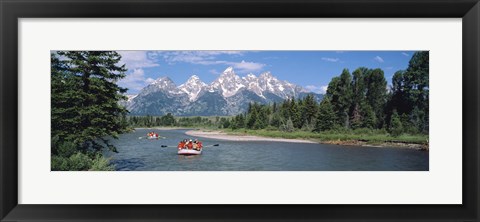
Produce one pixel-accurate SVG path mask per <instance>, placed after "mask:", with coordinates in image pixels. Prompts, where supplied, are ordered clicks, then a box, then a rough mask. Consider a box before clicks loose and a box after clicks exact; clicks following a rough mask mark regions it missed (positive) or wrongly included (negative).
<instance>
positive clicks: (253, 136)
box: [186, 130, 428, 150]
mask: <svg viewBox="0 0 480 222" xmlns="http://www.w3.org/2000/svg"><path fill="white" fill-rule="evenodd" d="M186 134H187V135H189V136H194V137H205V138H211V139H222V140H231V141H272V142H292V143H322V144H334V145H344V146H357V147H379V148H381V147H390V148H407V149H415V150H428V142H427V141H428V138H427V139H426V140H424V138H423V137H421V138H418V137H415V136H403V137H400V138H390V137H389V136H385V135H353V134H341V135H340V134H318V133H316V134H314V133H305V132H293V133H285V132H277V131H265V130H263V131H262V130H261V131H252V130H244V131H226V132H225V131H210V130H189V131H187V132H186ZM285 137H290V138H285ZM395 139H396V140H395ZM422 141H425V142H422Z"/></svg>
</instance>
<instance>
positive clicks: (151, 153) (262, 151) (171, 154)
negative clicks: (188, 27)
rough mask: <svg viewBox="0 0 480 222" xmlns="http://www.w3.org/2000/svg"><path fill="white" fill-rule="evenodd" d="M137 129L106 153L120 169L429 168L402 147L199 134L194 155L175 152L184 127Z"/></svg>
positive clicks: (422, 156) (425, 159)
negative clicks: (199, 151) (199, 145)
mask: <svg viewBox="0 0 480 222" xmlns="http://www.w3.org/2000/svg"><path fill="white" fill-rule="evenodd" d="M149 131H152V130H151V129H137V130H136V131H135V132H132V133H127V134H123V135H120V138H119V139H118V140H111V144H113V145H115V146H116V147H117V150H118V153H113V152H105V156H106V157H110V158H111V162H112V163H113V164H115V169H116V170H119V171H125V170H128V171H130V170H134V171H428V170H429V152H426V151H417V150H412V149H405V148H378V147H356V146H340V145H328V144H309V143H284V142H266V141H248V142H241V141H225V140H216V139H207V138H199V139H200V140H201V141H202V142H203V144H204V145H205V146H208V145H213V144H220V146H213V147H206V148H204V149H203V151H202V154H201V155H198V156H181V155H177V149H176V148H169V147H164V148H162V147H161V145H169V146H176V145H177V143H178V142H179V141H180V140H181V139H184V138H188V136H187V135H185V131H186V130H157V131H156V132H158V133H159V134H160V135H161V136H164V137H166V138H165V139H159V140H148V139H145V138H139V137H144V136H145V135H146V134H147V132H149Z"/></svg>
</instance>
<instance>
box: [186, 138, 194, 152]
mask: <svg viewBox="0 0 480 222" xmlns="http://www.w3.org/2000/svg"><path fill="white" fill-rule="evenodd" d="M187 148H188V149H189V150H191V149H193V142H192V140H190V141H188V143H187Z"/></svg>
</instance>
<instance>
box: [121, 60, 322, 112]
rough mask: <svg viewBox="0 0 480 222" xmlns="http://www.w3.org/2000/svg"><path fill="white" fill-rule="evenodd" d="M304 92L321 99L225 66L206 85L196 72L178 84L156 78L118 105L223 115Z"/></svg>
mask: <svg viewBox="0 0 480 222" xmlns="http://www.w3.org/2000/svg"><path fill="white" fill-rule="evenodd" d="M308 94H313V95H314V96H315V98H316V99H317V100H318V101H320V100H321V99H322V98H323V95H322V94H315V93H312V92H309V91H307V90H305V89H304V88H303V87H301V86H298V85H295V84H292V83H289V82H287V81H282V80H279V79H277V78H276V77H274V76H273V75H272V74H271V73H270V72H265V73H262V74H260V76H258V77H257V76H255V75H253V74H248V75H247V76H245V77H240V76H238V75H237V74H235V71H234V70H233V68H232V67H229V68H227V69H225V71H223V73H222V74H221V75H220V76H219V77H218V78H217V79H215V80H214V81H213V82H212V83H210V84H206V83H204V82H202V81H201V80H200V78H199V77H198V76H196V75H193V76H191V77H190V78H189V79H188V80H187V82H185V83H184V84H181V85H180V86H178V87H177V86H176V85H175V83H174V82H173V81H172V80H171V79H170V78H168V77H162V78H159V79H157V80H155V81H154V82H152V83H150V84H149V85H148V86H146V87H145V88H143V89H142V90H141V91H140V92H139V93H138V94H137V95H129V96H128V101H125V102H123V103H122V104H124V105H125V106H126V107H127V109H128V110H129V111H130V115H155V116H156V115H165V114H167V113H172V114H173V115H177V116H213V115H221V116H226V115H237V114H239V113H242V112H245V111H246V109H247V107H248V104H249V103H252V102H257V103H261V104H267V103H273V102H281V101H283V100H285V99H289V98H292V97H295V98H302V97H304V96H306V95H308Z"/></svg>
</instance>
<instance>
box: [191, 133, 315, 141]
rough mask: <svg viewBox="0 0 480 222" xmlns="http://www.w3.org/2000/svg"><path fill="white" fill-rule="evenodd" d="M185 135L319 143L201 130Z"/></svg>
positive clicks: (238, 139) (233, 139)
mask: <svg viewBox="0 0 480 222" xmlns="http://www.w3.org/2000/svg"><path fill="white" fill-rule="evenodd" d="M185 134H187V135H189V136H193V137H204V138H210V139H219V140H230V141H272V142H287V143H317V142H314V141H310V140H302V139H282V138H271V137H261V136H242V135H229V134H226V133H224V132H220V131H210V132H205V131H201V130H189V131H187V132H185Z"/></svg>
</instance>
